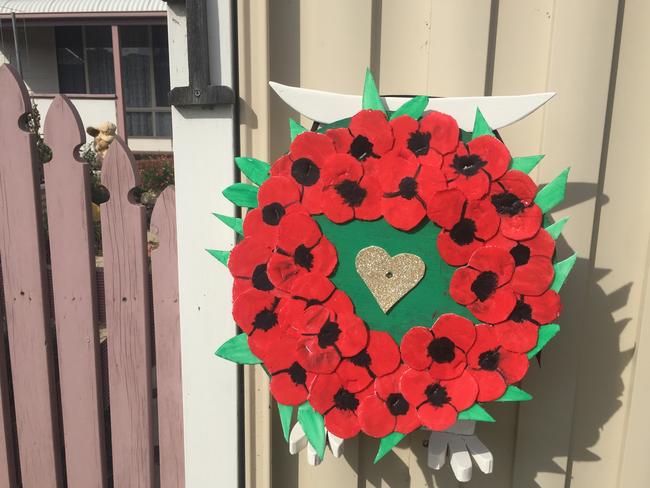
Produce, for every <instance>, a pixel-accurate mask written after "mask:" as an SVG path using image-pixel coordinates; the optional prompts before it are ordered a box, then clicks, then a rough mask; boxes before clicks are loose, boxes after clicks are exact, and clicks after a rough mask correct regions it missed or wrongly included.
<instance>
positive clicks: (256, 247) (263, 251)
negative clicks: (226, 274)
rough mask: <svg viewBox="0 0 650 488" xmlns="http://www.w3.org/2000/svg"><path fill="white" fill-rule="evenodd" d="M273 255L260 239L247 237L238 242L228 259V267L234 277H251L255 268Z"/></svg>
mask: <svg viewBox="0 0 650 488" xmlns="http://www.w3.org/2000/svg"><path fill="white" fill-rule="evenodd" d="M270 257H271V249H270V248H269V246H268V245H267V244H266V243H265V242H263V241H260V240H257V239H253V238H251V237H247V238H246V239H244V240H243V241H241V242H240V243H239V244H237V245H236V246H235V247H234V248H233V250H232V252H231V253H230V258H229V259H228V269H230V274H232V275H233V276H234V277H246V278H250V277H251V276H252V274H253V271H255V268H256V267H257V266H259V265H260V264H265V263H266V262H267V261H268V260H269V258H270Z"/></svg>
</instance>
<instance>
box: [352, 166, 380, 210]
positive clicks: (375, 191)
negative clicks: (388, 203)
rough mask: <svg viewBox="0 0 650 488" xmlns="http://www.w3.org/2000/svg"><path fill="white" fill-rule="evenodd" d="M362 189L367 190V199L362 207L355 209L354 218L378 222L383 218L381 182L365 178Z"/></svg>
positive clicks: (372, 178)
mask: <svg viewBox="0 0 650 488" xmlns="http://www.w3.org/2000/svg"><path fill="white" fill-rule="evenodd" d="M361 187H362V188H363V189H364V190H366V197H365V198H364V199H363V202H362V203H361V205H360V206H358V207H355V209H354V216H355V217H356V218H357V219H359V220H377V219H378V218H379V217H381V198H382V192H381V188H380V186H379V182H378V181H377V179H376V178H375V177H373V176H365V177H364V178H363V179H362V180H361Z"/></svg>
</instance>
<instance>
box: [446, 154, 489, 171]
mask: <svg viewBox="0 0 650 488" xmlns="http://www.w3.org/2000/svg"><path fill="white" fill-rule="evenodd" d="M486 164H487V163H486V162H485V161H483V160H482V159H481V158H480V157H478V156H477V155H476V154H468V155H467V156H454V162H453V163H452V166H453V167H454V169H455V170H456V172H458V173H460V174H462V175H465V176H473V175H475V174H476V173H478V172H479V171H480V169H481V168H482V167H483V166H485V165H486Z"/></svg>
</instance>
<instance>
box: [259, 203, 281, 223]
mask: <svg viewBox="0 0 650 488" xmlns="http://www.w3.org/2000/svg"><path fill="white" fill-rule="evenodd" d="M284 214H285V210H284V207H283V206H282V205H280V204H279V203H278V202H273V203H269V204H268V205H265V206H264V208H262V220H263V221H264V223H265V224H267V225H278V224H279V223H280V220H282V217H284Z"/></svg>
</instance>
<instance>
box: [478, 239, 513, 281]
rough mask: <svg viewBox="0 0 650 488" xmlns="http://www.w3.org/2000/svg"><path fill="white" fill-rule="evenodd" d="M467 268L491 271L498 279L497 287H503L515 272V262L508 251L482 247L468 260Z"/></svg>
mask: <svg viewBox="0 0 650 488" xmlns="http://www.w3.org/2000/svg"><path fill="white" fill-rule="evenodd" d="M467 265H468V266H470V267H472V268H474V269H476V270H478V271H491V272H492V273H495V274H496V275H497V277H498V280H499V281H498V286H503V285H505V284H506V283H508V281H510V278H512V273H513V272H514V270H515V260H514V258H513V257H512V255H511V254H510V253H509V252H508V251H504V250H503V249H500V248H498V247H483V248H481V249H479V250H477V251H476V252H475V253H474V254H472V257H471V258H470V259H469V263H467Z"/></svg>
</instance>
